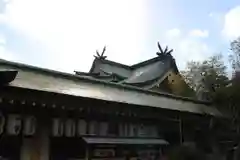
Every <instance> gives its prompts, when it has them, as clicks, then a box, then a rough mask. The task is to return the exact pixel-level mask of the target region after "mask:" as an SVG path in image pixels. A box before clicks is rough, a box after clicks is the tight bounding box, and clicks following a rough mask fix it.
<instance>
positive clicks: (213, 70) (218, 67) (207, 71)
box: [181, 54, 228, 93]
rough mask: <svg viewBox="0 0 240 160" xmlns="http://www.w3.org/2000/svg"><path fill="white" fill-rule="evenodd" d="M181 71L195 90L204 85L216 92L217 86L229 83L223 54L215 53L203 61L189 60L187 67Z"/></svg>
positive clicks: (208, 89)
mask: <svg viewBox="0 0 240 160" xmlns="http://www.w3.org/2000/svg"><path fill="white" fill-rule="evenodd" d="M181 73H182V75H183V77H184V78H185V80H186V82H187V83H188V85H189V86H190V87H191V88H192V89H194V90H195V91H196V90H197V89H198V88H199V86H202V87H204V89H205V90H207V91H209V92H210V93H214V92H215V91H216V89H217V88H221V87H224V86H226V85H227V83H228V78H227V76H226V75H227V74H226V66H225V64H224V62H223V60H222V55H221V54H218V55H214V56H212V57H210V58H208V59H207V60H205V61H203V62H198V61H191V62H188V63H187V69H186V70H185V71H183V72H181Z"/></svg>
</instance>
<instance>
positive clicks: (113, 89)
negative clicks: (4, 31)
mask: <svg viewBox="0 0 240 160" xmlns="http://www.w3.org/2000/svg"><path fill="white" fill-rule="evenodd" d="M0 70H17V71H18V74H17V76H16V78H15V80H14V81H13V82H11V83H10V84H9V85H10V86H12V87H18V88H26V89H33V90H38V91H46V92H55V93H60V94H67V95H71V96H78V97H87V98H94V99H100V100H106V101H113V102H120V103H127V104H134V105H139V106H148V107H157V108H161V109H168V110H175V111H181V112H190V113H195V114H207V115H213V116H221V113H220V112H219V111H218V110H217V109H216V108H214V107H213V106H211V105H210V104H209V103H208V102H204V101H197V100H193V99H190V98H184V97H180V96H175V95H171V94H165V93H159V92H154V91H149V90H145V89H141V88H137V87H133V86H129V85H125V84H116V83H109V82H105V81H101V80H96V79H93V78H90V77H85V76H77V75H73V74H68V73H63V72H58V71H53V70H49V69H43V68H38V67H34V66H29V65H25V64H20V63H15V62H10V61H6V60H0Z"/></svg>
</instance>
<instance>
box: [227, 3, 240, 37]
mask: <svg viewBox="0 0 240 160" xmlns="http://www.w3.org/2000/svg"><path fill="white" fill-rule="evenodd" d="M223 34H224V36H225V37H226V38H228V39H229V40H232V39H235V38H237V37H238V36H240V6H236V7H234V8H232V9H231V10H229V12H227V13H226V14H225V16H224V28H223Z"/></svg>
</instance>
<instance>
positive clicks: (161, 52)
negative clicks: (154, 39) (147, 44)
mask: <svg viewBox="0 0 240 160" xmlns="http://www.w3.org/2000/svg"><path fill="white" fill-rule="evenodd" d="M157 45H158V49H159V52H157V55H158V56H161V55H171V53H172V52H173V49H170V50H168V46H166V48H165V49H164V50H163V49H162V47H161V45H160V43H159V42H158V43H157Z"/></svg>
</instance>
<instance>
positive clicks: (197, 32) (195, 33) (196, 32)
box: [189, 29, 208, 38]
mask: <svg viewBox="0 0 240 160" xmlns="http://www.w3.org/2000/svg"><path fill="white" fill-rule="evenodd" d="M189 35H190V36H192V37H200V38H206V37H208V30H200V29H193V30H191V31H190V32H189Z"/></svg>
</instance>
